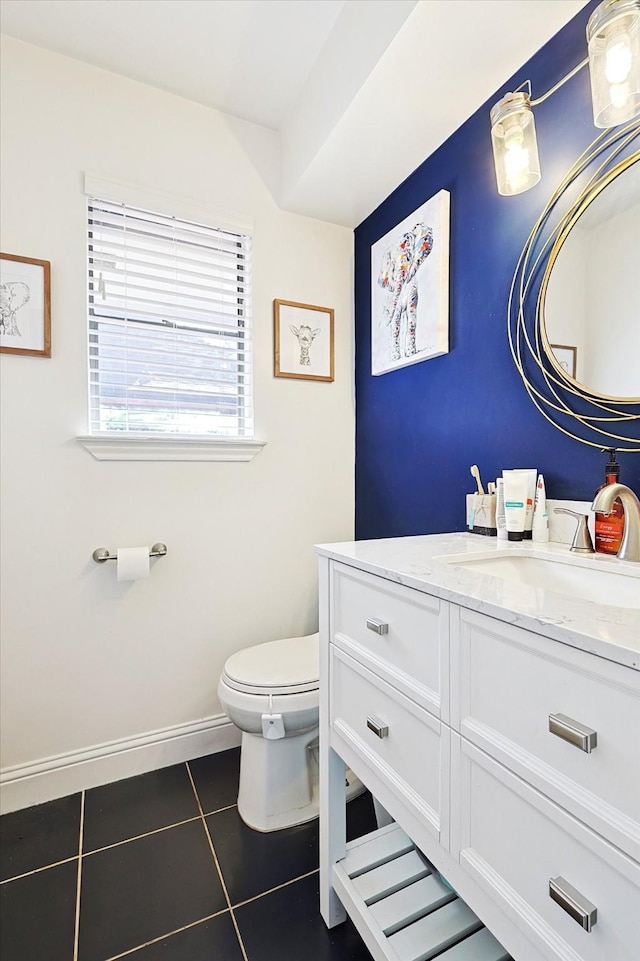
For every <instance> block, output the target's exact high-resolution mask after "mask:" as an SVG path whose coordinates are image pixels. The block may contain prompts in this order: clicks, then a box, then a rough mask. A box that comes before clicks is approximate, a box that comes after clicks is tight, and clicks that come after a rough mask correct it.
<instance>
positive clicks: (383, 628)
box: [367, 617, 389, 634]
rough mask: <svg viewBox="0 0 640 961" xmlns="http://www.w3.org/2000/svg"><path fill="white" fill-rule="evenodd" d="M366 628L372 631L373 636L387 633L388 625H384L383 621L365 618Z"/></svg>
mask: <svg viewBox="0 0 640 961" xmlns="http://www.w3.org/2000/svg"><path fill="white" fill-rule="evenodd" d="M367 627H368V628H369V630H370V631H373V633H374V634H388V633H389V625H388V624H385V622H384V621H378V620H377V619H376V618H375V617H368V618H367Z"/></svg>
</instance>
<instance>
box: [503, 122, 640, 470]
mask: <svg viewBox="0 0 640 961" xmlns="http://www.w3.org/2000/svg"><path fill="white" fill-rule="evenodd" d="M639 264H640V120H634V121H632V122H630V123H628V124H625V125H624V126H620V127H616V128H614V129H613V130H607V131H605V132H604V133H602V134H600V135H599V136H598V137H597V138H596V139H595V140H594V142H593V143H592V144H591V146H590V147H589V148H588V149H587V150H586V151H585V152H584V153H583V154H582V155H581V156H580V157H579V158H578V160H577V161H576V162H575V164H574V165H573V166H572V167H571V169H570V170H569V171H568V172H567V174H566V176H565V177H564V178H563V180H562V182H561V183H560V184H559V186H558V188H557V189H556V191H555V192H554V194H553V195H552V197H551V198H550V199H549V201H548V203H547V205H546V206H545V208H544V210H543V211H542V213H541V215H540V217H539V218H538V220H537V221H536V223H535V224H534V226H533V229H532V231H531V234H530V235H529V238H528V240H527V243H526V244H525V246H524V248H523V251H522V253H521V255H520V258H519V260H518V264H517V266H516V270H515V273H514V277H513V281H512V284H511V291H510V294H509V305H508V330H509V344H510V347H511V354H512V356H513V360H514V362H515V364H516V367H517V368H518V371H519V373H520V375H521V377H522V380H523V383H524V386H525V388H526V390H527V392H528V394H529V396H530V397H531V400H532V401H533V403H534V404H535V405H536V407H537V408H538V410H539V411H540V412H541V413H542V414H543V415H544V417H546V419H547V420H548V421H550V422H551V423H552V424H553V425H554V426H555V427H557V428H558V429H559V430H561V431H563V433H565V434H567V435H568V436H569V437H573V438H574V439H575V440H578V441H580V442H581V443H584V444H589V445H590V446H592V447H616V448H618V449H619V450H624V451H628V452H631V451H635V452H640V267H639V266H638V265H639Z"/></svg>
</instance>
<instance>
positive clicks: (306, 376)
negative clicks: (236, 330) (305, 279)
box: [273, 300, 334, 381]
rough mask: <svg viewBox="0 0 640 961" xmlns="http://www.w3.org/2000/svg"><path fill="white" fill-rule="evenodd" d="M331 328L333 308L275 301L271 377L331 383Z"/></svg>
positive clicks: (291, 301) (332, 367)
mask: <svg viewBox="0 0 640 961" xmlns="http://www.w3.org/2000/svg"><path fill="white" fill-rule="evenodd" d="M333 325H334V311H333V308H332V307H315V306H314V305H313V304H299V303H297V302H296V301H294V300H274V302H273V344H274V349H273V373H274V377H293V378H295V379H297V380H324V381H333V379H334V329H333Z"/></svg>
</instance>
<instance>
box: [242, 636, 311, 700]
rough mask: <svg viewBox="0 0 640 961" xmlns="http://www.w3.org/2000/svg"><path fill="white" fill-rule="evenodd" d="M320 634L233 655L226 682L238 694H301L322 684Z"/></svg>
mask: <svg viewBox="0 0 640 961" xmlns="http://www.w3.org/2000/svg"><path fill="white" fill-rule="evenodd" d="M318 638H319V635H318V634H309V635H308V636H307V637H285V638H283V639H282V640H278V641H268V642H267V643H266V644H256V645H255V646H254V647H247V648H245V649H244V650H243V651H238V653H237V654H232V655H231V657H230V658H229V660H228V661H227V663H226V664H225V666H224V672H223V677H224V679H225V682H226V683H227V684H228V685H229V686H230V687H233V688H235V689H236V690H238V691H249V692H255V693H260V694H300V693H303V692H304V691H314V690H317V688H318V685H319V673H320V671H319V667H318Z"/></svg>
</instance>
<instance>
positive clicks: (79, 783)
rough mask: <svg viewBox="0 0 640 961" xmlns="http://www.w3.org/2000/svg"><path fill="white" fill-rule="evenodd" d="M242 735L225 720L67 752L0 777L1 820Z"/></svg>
mask: <svg viewBox="0 0 640 961" xmlns="http://www.w3.org/2000/svg"><path fill="white" fill-rule="evenodd" d="M240 739H241V732H240V731H239V730H238V728H237V727H235V725H234V724H232V723H231V721H229V719H228V718H227V716H226V715H225V714H218V715H215V716H214V717H206V718H203V719H202V720H200V721H191V722H189V723H188V724H177V725H175V726H173V727H166V728H162V729H161V730H159V731H149V732H148V733H146V734H141V735H138V736H137V737H129V738H121V739H120V740H118V741H109V742H108V743H106V744H98V745H96V746H95V747H91V748H86V749H84V750H82V751H70V752H68V753H66V754H58V755H55V756H53V757H47V758H44V759H43V760H41V761H36V762H35V763H32V764H17V765H15V766H14V767H10V768H3V770H2V771H0V814H7V813H8V812H9V811H17V810H20V809H21V808H25V807H29V806H30V805H32V804H42V802H43V801H52V800H53V799H54V798H59V797H66V796H67V795H68V794H75V793H76V792H77V791H82V790H86V789H87V788H92V787H98V786H99V785H101V784H109V783H110V782H111V781H120V780H121V779H122V778H125V777H134V776H135V775H136V774H146V773H147V771H155V770H157V769H158V768H161V767H168V766H169V765H171V764H180V763H182V762H184V761H190V760H192V759H193V758H196V757H203V756H204V755H205V754H217V752H218V751H226V750H227V749H228V748H231V747H237V746H238V745H239V744H240Z"/></svg>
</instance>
